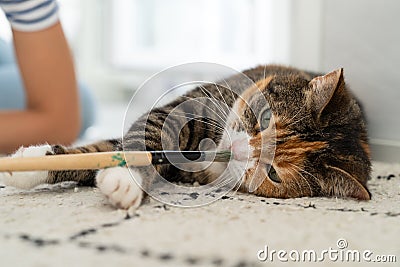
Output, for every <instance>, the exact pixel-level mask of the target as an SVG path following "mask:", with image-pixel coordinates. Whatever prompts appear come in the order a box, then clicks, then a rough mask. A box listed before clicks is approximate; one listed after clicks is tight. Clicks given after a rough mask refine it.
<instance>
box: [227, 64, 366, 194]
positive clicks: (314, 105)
mask: <svg viewBox="0 0 400 267" xmlns="http://www.w3.org/2000/svg"><path fill="white" fill-rule="evenodd" d="M226 129H227V131H226V133H225V134H224V135H223V137H222V140H221V142H220V144H219V149H221V150H225V149H230V150H231V151H232V152H233V155H234V159H235V160H233V161H232V162H231V163H230V164H232V165H233V166H234V168H233V169H236V170H240V171H242V172H243V176H242V177H243V178H242V185H241V188H242V189H243V190H245V191H250V192H254V193H255V194H258V195H263V196H267V197H279V198H291V197H303V196H342V197H354V198H357V199H369V198H370V195H369V193H368V191H367V189H366V179H367V178H368V177H367V176H368V175H369V156H368V144H367V142H366V140H363V138H362V137H363V136H365V137H366V132H365V125H364V122H363V119H362V114H361V110H360V108H359V106H358V104H357V103H356V101H355V99H354V98H353V97H352V96H351V94H350V93H349V92H348V91H347V89H346V87H345V84H344V79H343V74H342V70H337V71H334V72H332V73H329V74H327V75H325V76H321V77H317V78H315V79H313V80H311V81H308V80H306V79H305V78H304V77H301V76H299V75H285V76H270V77H267V78H265V79H263V80H260V81H258V82H257V83H256V86H254V87H252V88H248V89H247V90H246V91H245V92H244V93H243V94H242V96H241V98H239V99H238V100H237V101H236V103H235V104H234V106H233V108H232V111H231V114H230V116H229V118H228V120H227V123H226ZM353 137H354V138H353ZM346 143H349V145H348V147H346ZM350 143H351V144H350ZM349 150H350V151H349ZM351 150H354V151H351ZM353 152H354V153H353ZM220 167H221V165H220ZM353 170H354V171H353ZM363 176H365V177H363Z"/></svg>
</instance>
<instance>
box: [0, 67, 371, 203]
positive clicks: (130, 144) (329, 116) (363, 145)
mask: <svg viewBox="0 0 400 267" xmlns="http://www.w3.org/2000/svg"><path fill="white" fill-rule="evenodd" d="M243 74H244V75H245V76H247V77H248V78H249V79H250V80H251V81H253V82H254V83H255V85H251V86H249V85H248V84H247V83H246V82H245V81H243V79H242V78H241V77H239V76H233V77H230V78H228V79H227V80H226V81H224V82H225V84H226V85H227V86H217V85H216V84H207V85H204V86H198V87H196V88H195V89H193V90H191V91H190V92H188V93H186V94H184V95H182V96H180V97H178V98H176V99H175V100H174V101H172V102H170V103H169V104H166V105H164V106H162V107H158V108H155V109H153V110H151V111H149V113H147V114H144V115H143V116H141V117H140V118H139V119H137V120H136V121H135V122H134V123H133V124H132V126H131V128H130V130H129V131H128V133H127V134H126V135H125V136H124V140H122V139H112V140H104V141H100V142H97V143H95V144H92V145H87V146H82V147H64V146H61V145H52V146H50V145H43V146H38V147H28V148H20V149H19V150H18V151H17V152H16V153H15V154H14V157H27V156H39V155H45V154H46V155H50V154H51V155H52V154H72V153H88V152H105V151H122V150H123V149H127V150H148V151H150V150H153V151H154V150H178V149H180V150H189V151H195V150H199V149H200V148H201V144H202V140H204V139H205V138H207V139H208V140H212V141H214V142H215V143H216V144H217V146H218V147H217V150H227V149H228V150H232V153H233V156H234V160H233V161H232V162H231V163H232V164H233V165H234V166H236V169H240V171H241V172H242V177H241V181H240V185H239V190H240V191H242V192H251V193H253V194H255V195H258V196H263V197H274V198H297V197H343V198H353V199H357V200H369V199H370V198H371V194H370V192H369V191H368V188H367V180H368V179H369V177H370V172H371V161H370V149H369V144H368V136H367V130H366V121H365V117H364V114H363V111H362V109H361V106H360V104H359V102H358V101H357V100H356V98H355V97H354V96H353V94H352V93H351V92H350V90H349V89H348V87H347V85H346V83H345V80H344V76H343V69H338V70H335V71H332V72H330V73H328V74H326V75H320V74H317V73H311V72H306V71H302V70H299V69H296V68H292V67H286V66H279V65H264V66H258V67H255V68H252V69H249V70H246V71H244V72H243ZM232 89H233V90H232ZM198 99H202V101H203V100H204V99H205V100H204V101H206V102H207V101H209V102H208V103H206V102H204V103H203V104H202V105H198V106H193V105H190V104H189V105H186V106H185V105H182V103H185V101H188V100H192V101H193V100H196V101H198ZM262 99H264V100H262ZM217 101H218V102H222V103H224V104H225V106H223V105H212V103H215V102H217ZM171 113H173V114H175V115H176V116H173V117H172V118H171V116H169V115H170V114H171ZM194 114H203V115H205V116H202V117H201V118H200V117H196V116H194ZM167 121H168V123H167ZM230 138H232V139H233V140H230ZM271 144H272V145H271ZM271 147H273V148H274V154H271V153H268V152H267V153H266V152H265V151H269V150H271V149H269V148H271ZM201 149H203V148H201ZM246 153H247V154H246ZM264 155H265V156H264ZM272 156H273V158H272ZM243 161H246V162H247V163H248V164H247V165H243V164H242V162H243ZM226 166H227V163H221V162H220V163H217V162H215V163H213V164H211V165H210V166H208V167H206V168H205V169H204V170H201V171H195V172H191V171H187V170H182V169H180V168H177V167H176V166H174V165H171V164H167V165H157V166H154V167H138V168H134V169H133V170H132V171H133V175H134V177H135V181H136V182H134V181H133V180H132V179H131V176H130V173H129V169H128V168H125V167H115V168H109V169H105V170H100V171H95V170H83V171H78V170H72V171H49V172H31V173H14V174H13V175H10V174H3V180H4V181H5V183H6V184H7V185H11V186H16V187H21V188H32V187H34V186H36V185H38V184H42V183H50V184H53V183H58V182H62V181H76V182H78V184H79V185H83V186H94V185H97V186H98V188H99V189H100V190H101V191H102V192H103V193H104V194H105V195H106V196H107V198H108V199H109V201H110V202H111V203H112V204H113V205H114V206H115V207H117V208H122V209H128V208H137V207H138V206H139V205H140V204H141V203H142V200H143V198H144V197H145V194H144V193H143V190H142V189H141V188H144V189H151V187H152V186H153V182H154V177H155V175H160V176H162V177H164V178H165V179H167V180H168V181H171V182H185V183H193V182H198V183H200V184H207V183H211V182H213V181H214V180H216V179H217V177H218V176H219V175H221V173H222V172H223V170H224V168H226ZM254 181H257V184H256V185H254V184H253V185H252V184H251V183H252V182H253V183H254ZM139 185H140V186H139Z"/></svg>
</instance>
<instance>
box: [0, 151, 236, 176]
mask: <svg viewBox="0 0 400 267" xmlns="http://www.w3.org/2000/svg"><path fill="white" fill-rule="evenodd" d="M229 160H231V152H230V151H220V152H213V151H151V152H145V151H129V152H122V151H119V152H98V153H82V154H62V155H49V156H42V157H31V158H9V157H8V158H0V172H25V171H62V170H97V169H105V168H110V167H117V166H121V167H123V166H138V167H139V166H148V165H151V164H167V163H193V162H204V161H220V162H227V161H229Z"/></svg>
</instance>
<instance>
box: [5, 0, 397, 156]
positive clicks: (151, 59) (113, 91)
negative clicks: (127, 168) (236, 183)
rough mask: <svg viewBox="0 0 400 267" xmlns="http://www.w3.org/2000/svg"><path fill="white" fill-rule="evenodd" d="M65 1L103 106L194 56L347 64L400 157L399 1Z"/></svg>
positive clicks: (378, 137) (65, 15)
mask: <svg viewBox="0 0 400 267" xmlns="http://www.w3.org/2000/svg"><path fill="white" fill-rule="evenodd" d="M59 2H60V5H61V15H62V22H63V26H64V28H65V30H66V33H67V36H68V39H69V42H70V44H71V47H72V49H73V52H74V55H75V62H76V66H77V71H78V75H79V77H80V79H82V80H84V81H85V82H86V83H87V84H88V85H89V86H90V87H91V88H92V90H93V92H94V93H95V95H96V97H97V98H98V100H99V102H100V103H101V104H103V103H109V102H113V103H120V105H121V106H122V105H126V103H127V102H128V101H129V99H130V97H131V96H132V94H133V93H134V91H135V90H136V89H137V88H138V87H139V86H140V84H141V83H143V82H144V81H145V80H146V79H147V78H149V77H150V76H152V75H153V74H155V73H156V72H158V71H160V70H162V69H164V68H166V67H168V66H172V65H176V64H180V63H184V62H190V61H212V62H216V63H221V64H225V65H228V66H230V67H233V68H235V69H239V70H241V69H245V68H247V67H250V66H254V65H257V64H263V63H282V64H289V65H293V66H296V67H301V68H305V69H308V70H313V71H321V72H327V71H331V70H333V69H336V68H338V67H343V68H344V70H345V77H346V81H347V83H348V84H349V85H350V87H351V89H352V90H353V91H354V92H355V94H356V95H357V97H358V98H359V99H360V100H361V101H362V102H363V105H364V108H365V110H366V112H367V116H368V120H369V132H370V137H371V142H372V143H373V153H374V157H375V158H376V159H380V160H387V161H398V159H399V157H400V134H399V132H400V124H399V115H400V105H399V104H398V102H399V101H400V75H399V74H398V72H399V69H400V30H399V28H398V27H399V25H400V17H399V15H398V13H399V11H400V1H398V0H202V1H200V0H192V1H187V0H169V1H168V4H166V3H165V1H163V0H85V1H81V0H59ZM0 23H1V27H0V36H1V37H2V38H5V39H7V40H11V34H10V31H9V29H8V28H7V27H3V25H6V22H4V18H2V17H0ZM182 75H189V76H191V77H193V79H206V78H207V75H208V74H207V73H205V72H199V71H196V70H192V71H189V72H186V73H182ZM173 80H174V77H171V79H170V80H166V81H164V84H160V88H155V90H160V91H162V90H164V89H163V87H167V86H169V85H171V84H172V83H173ZM146 101H150V102H151V101H152V100H151V99H150V100H149V99H147V100H146V99H144V100H143V102H146Z"/></svg>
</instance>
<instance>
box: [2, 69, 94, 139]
mask: <svg viewBox="0 0 400 267" xmlns="http://www.w3.org/2000/svg"><path fill="white" fill-rule="evenodd" d="M79 93H80V100H81V116H82V126H81V132H80V136H82V134H83V133H84V132H85V130H86V129H87V128H88V127H90V126H91V125H93V124H94V121H95V110H96V105H95V101H94V98H93V95H92V93H91V92H90V90H89V88H88V87H87V86H85V85H84V84H83V83H79ZM60 103H62V99H60ZM24 108H25V93H24V88H23V84H22V80H21V77H20V74H19V71H18V67H17V66H16V65H15V64H6V65H0V111H4V110H22V109H24Z"/></svg>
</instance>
